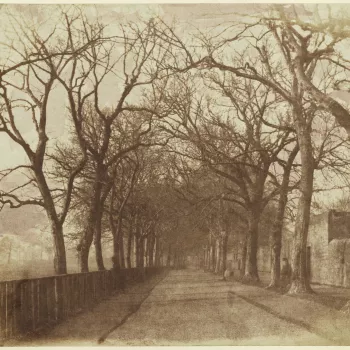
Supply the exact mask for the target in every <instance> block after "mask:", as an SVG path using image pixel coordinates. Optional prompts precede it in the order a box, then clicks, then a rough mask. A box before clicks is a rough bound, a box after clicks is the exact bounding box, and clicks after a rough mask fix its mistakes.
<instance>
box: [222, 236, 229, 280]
mask: <svg viewBox="0 0 350 350" xmlns="http://www.w3.org/2000/svg"><path fill="white" fill-rule="evenodd" d="M227 242H228V234H227V231H225V232H224V234H223V236H222V271H223V275H224V274H225V271H226V269H227Z"/></svg>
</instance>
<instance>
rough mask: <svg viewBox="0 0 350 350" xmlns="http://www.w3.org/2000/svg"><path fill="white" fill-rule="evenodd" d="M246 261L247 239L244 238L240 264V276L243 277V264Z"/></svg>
mask: <svg viewBox="0 0 350 350" xmlns="http://www.w3.org/2000/svg"><path fill="white" fill-rule="evenodd" d="M246 260H247V237H244V242H243V247H242V262H241V276H242V277H243V276H244V275H245V262H246Z"/></svg>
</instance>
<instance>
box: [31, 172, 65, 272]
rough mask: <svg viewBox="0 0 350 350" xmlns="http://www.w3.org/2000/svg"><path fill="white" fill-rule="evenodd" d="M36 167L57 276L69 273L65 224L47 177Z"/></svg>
mask: <svg viewBox="0 0 350 350" xmlns="http://www.w3.org/2000/svg"><path fill="white" fill-rule="evenodd" d="M39 168H40V169H38V168H37V167H36V166H35V178H36V181H37V184H38V188H39V191H40V193H41V195H42V198H43V200H44V203H45V211H46V215H47V217H48V219H49V222H50V226H51V235H52V238H53V243H54V244H53V245H54V252H55V254H54V269H55V272H56V274H58V275H61V274H66V273H67V260H66V248H65V244H64V236H63V223H62V222H61V220H59V218H58V215H57V213H56V208H55V203H54V201H53V199H52V196H51V192H50V189H49V187H48V185H47V183H46V179H45V176H44V174H43V172H42V170H41V167H39Z"/></svg>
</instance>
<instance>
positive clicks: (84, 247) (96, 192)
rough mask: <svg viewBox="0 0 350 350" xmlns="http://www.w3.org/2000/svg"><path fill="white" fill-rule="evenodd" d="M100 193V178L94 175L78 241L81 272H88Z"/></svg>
mask: <svg viewBox="0 0 350 350" xmlns="http://www.w3.org/2000/svg"><path fill="white" fill-rule="evenodd" d="M101 191H102V181H101V177H100V176H99V175H98V174H96V178H95V183H94V188H93V195H92V198H91V202H90V208H89V212H88V218H87V220H86V226H85V230H84V232H83V236H82V238H81V240H80V244H79V250H80V268H81V272H89V252H90V247H91V243H92V240H93V237H94V233H95V228H96V218H97V215H98V213H99V206H100V199H101Z"/></svg>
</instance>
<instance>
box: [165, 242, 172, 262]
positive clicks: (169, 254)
mask: <svg viewBox="0 0 350 350" xmlns="http://www.w3.org/2000/svg"><path fill="white" fill-rule="evenodd" d="M166 266H167V267H170V266H171V245H170V244H169V247H168V256H167V261H166Z"/></svg>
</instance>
